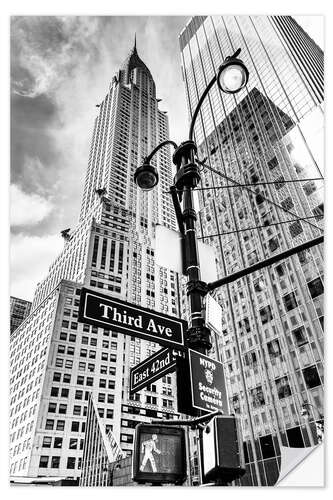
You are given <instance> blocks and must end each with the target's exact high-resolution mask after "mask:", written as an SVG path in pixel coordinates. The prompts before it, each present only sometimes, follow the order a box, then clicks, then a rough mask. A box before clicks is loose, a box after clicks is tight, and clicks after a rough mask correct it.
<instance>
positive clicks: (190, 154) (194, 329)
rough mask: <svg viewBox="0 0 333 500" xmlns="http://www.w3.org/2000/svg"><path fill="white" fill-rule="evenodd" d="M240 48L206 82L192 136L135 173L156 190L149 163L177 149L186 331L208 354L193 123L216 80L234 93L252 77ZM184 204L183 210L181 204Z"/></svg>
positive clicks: (176, 185)
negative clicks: (195, 197)
mask: <svg viewBox="0 0 333 500" xmlns="http://www.w3.org/2000/svg"><path fill="white" fill-rule="evenodd" d="M240 51H241V49H238V50H237V51H236V52H235V53H234V54H233V55H232V56H229V57H227V58H226V59H225V60H224V62H223V63H222V64H221V66H220V67H219V69H218V72H217V74H216V75H215V76H214V77H213V78H212V80H211V81H210V82H209V84H208V85H207V87H206V89H205V91H204V92H203V94H202V96H201V98H200V99H199V101H198V104H197V106H196V108H195V110H194V113H193V116H192V120H191V124H190V129H189V139H188V140H187V141H185V142H182V143H181V144H180V145H179V146H177V144H176V143H175V142H173V141H169V140H167V141H163V142H161V143H160V144H159V145H158V146H156V148H155V149H154V150H153V151H152V152H151V153H150V154H149V156H147V157H146V158H145V159H144V162H143V165H142V166H140V167H138V168H137V170H136V171H135V174H134V180H135V182H136V184H137V185H138V186H139V187H140V188H141V189H143V190H144V191H149V190H151V189H153V188H154V187H155V186H156V185H157V183H158V172H157V169H156V168H155V167H153V166H152V165H151V164H150V161H151V160H152V158H153V156H154V155H155V154H156V153H157V152H158V151H159V149H161V148H162V147H164V146H166V145H172V146H173V147H174V148H175V151H174V154H173V158H172V161H173V163H174V164H175V165H176V168H177V172H176V175H175V177H174V184H173V186H171V187H170V192H171V195H172V200H173V204H174V208H175V213H176V217H177V222H178V226H179V230H180V232H181V233H182V235H183V238H184V247H183V248H184V261H185V266H184V267H185V269H184V271H185V274H186V275H187V276H188V282H187V295H188V297H189V304H190V322H189V323H190V325H189V329H188V331H187V345H188V347H190V348H191V349H193V350H195V351H198V352H200V353H202V354H206V353H207V351H208V350H210V349H211V347H212V344H211V339H210V331H209V329H208V328H207V327H206V326H205V320H204V317H203V312H202V297H203V296H204V295H205V294H206V293H207V285H206V283H204V282H203V281H201V274H200V262H199V254H198V245H197V235H196V220H197V214H196V211H195V209H194V204H193V189H194V188H195V187H196V186H197V185H198V183H199V182H200V180H201V176H200V168H199V165H198V163H197V162H196V160H195V155H196V152H197V146H196V144H195V142H194V141H193V135H194V125H195V122H196V119H197V116H198V113H199V110H200V108H201V105H202V103H203V101H204V99H205V97H206V96H207V94H208V92H209V91H210V89H211V88H212V86H213V85H214V84H215V83H216V82H217V84H218V86H219V88H220V89H221V90H222V91H223V92H225V93H227V94H235V93H237V92H239V91H240V90H241V89H242V88H244V87H245V86H246V84H247V82H248V79H249V72H248V70H247V68H246V66H245V64H244V63H243V61H241V60H240V59H238V55H239V53H240ZM181 202H182V203H183V209H182V208H181V205H180V203H181Z"/></svg>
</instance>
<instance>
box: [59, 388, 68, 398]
mask: <svg viewBox="0 0 333 500" xmlns="http://www.w3.org/2000/svg"><path fill="white" fill-rule="evenodd" d="M68 394H69V389H61V397H62V398H68Z"/></svg>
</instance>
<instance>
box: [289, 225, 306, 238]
mask: <svg viewBox="0 0 333 500" xmlns="http://www.w3.org/2000/svg"><path fill="white" fill-rule="evenodd" d="M289 231H290V235H291V237H292V238H296V236H298V235H299V234H301V233H303V227H302V224H301V223H300V222H299V221H296V222H293V223H292V224H290V226H289Z"/></svg>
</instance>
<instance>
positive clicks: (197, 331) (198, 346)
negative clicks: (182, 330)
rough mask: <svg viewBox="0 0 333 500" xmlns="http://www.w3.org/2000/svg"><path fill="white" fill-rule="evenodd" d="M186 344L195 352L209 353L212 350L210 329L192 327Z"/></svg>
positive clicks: (202, 326)
mask: <svg viewBox="0 0 333 500" xmlns="http://www.w3.org/2000/svg"><path fill="white" fill-rule="evenodd" d="M186 344H187V346H188V347H189V348H190V349H193V350H195V351H199V352H203V353H205V352H207V351H209V350H210V349H211V348H212V343H211V340H210V330H209V328H207V327H206V326H204V325H200V326H192V327H190V328H189V329H188V330H187V338H186Z"/></svg>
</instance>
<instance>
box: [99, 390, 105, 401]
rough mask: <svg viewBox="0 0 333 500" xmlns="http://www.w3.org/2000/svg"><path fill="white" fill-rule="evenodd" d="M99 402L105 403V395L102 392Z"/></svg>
mask: <svg viewBox="0 0 333 500" xmlns="http://www.w3.org/2000/svg"><path fill="white" fill-rule="evenodd" d="M98 402H99V403H104V402H105V394H103V393H102V392H100V393H99V394H98Z"/></svg>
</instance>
